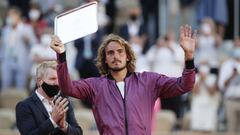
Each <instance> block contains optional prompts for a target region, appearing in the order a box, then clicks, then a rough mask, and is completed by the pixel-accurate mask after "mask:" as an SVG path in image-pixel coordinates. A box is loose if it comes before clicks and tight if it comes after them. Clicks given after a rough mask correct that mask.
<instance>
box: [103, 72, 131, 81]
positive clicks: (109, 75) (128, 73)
mask: <svg viewBox="0 0 240 135" xmlns="http://www.w3.org/2000/svg"><path fill="white" fill-rule="evenodd" d="M131 74H132V73H131V72H127V75H126V77H125V78H127V77H129V76H130V75H131ZM106 76H107V78H108V79H110V80H114V78H113V77H112V75H111V74H110V73H108V74H107V75H106Z"/></svg>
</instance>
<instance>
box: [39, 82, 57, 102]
mask: <svg viewBox="0 0 240 135" xmlns="http://www.w3.org/2000/svg"><path fill="white" fill-rule="evenodd" d="M41 87H42V89H43V91H44V92H45V93H46V94H47V96H48V97H50V98H52V97H54V96H55V95H57V94H58V92H59V87H58V85H49V84H47V83H45V82H43V84H42V85H41Z"/></svg>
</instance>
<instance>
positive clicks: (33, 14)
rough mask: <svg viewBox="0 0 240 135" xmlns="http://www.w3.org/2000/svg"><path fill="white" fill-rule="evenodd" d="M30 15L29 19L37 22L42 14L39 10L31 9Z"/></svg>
mask: <svg viewBox="0 0 240 135" xmlns="http://www.w3.org/2000/svg"><path fill="white" fill-rule="evenodd" d="M28 15H29V18H30V19H31V20H33V21H36V20H38V19H39V17H40V15H41V13H40V11H39V10H37V9H31V10H30V11H29V14H28Z"/></svg>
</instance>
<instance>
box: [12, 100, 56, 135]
mask: <svg viewBox="0 0 240 135" xmlns="http://www.w3.org/2000/svg"><path fill="white" fill-rule="evenodd" d="M16 122H17V127H18V130H19V132H20V133H21V135H47V134H50V133H51V132H52V131H53V130H54V126H53V124H52V122H51V120H50V119H47V120H45V121H44V122H43V123H42V124H41V125H40V126H39V125H36V120H35V117H34V116H33V112H32V111H31V109H30V106H29V105H27V104H26V103H24V102H20V103H18V104H17V106H16Z"/></svg>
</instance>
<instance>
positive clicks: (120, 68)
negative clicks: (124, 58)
mask: <svg viewBox="0 0 240 135" xmlns="http://www.w3.org/2000/svg"><path fill="white" fill-rule="evenodd" d="M126 67H127V65H124V66H123V67H116V68H111V67H109V70H111V71H113V72H119V71H122V70H123V69H125V68H126Z"/></svg>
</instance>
